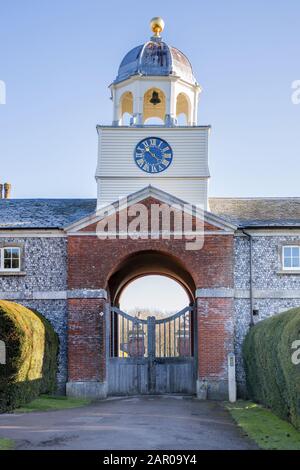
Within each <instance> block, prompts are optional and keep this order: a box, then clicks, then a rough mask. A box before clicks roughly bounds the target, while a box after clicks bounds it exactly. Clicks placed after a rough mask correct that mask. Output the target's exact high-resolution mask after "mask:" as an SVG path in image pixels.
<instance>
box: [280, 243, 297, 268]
mask: <svg viewBox="0 0 300 470" xmlns="http://www.w3.org/2000/svg"><path fill="white" fill-rule="evenodd" d="M285 248H298V258H299V254H300V246H299V245H291V244H288V245H285V244H283V245H282V247H281V263H282V264H281V268H282V272H284V273H285V272H295V273H300V266H297V267H296V268H294V267H292V266H290V267H285V266H284V250H285ZM291 259H293V256H291Z"/></svg>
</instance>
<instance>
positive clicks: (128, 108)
mask: <svg viewBox="0 0 300 470" xmlns="http://www.w3.org/2000/svg"><path fill="white" fill-rule="evenodd" d="M120 114H121V116H120V117H121V125H123V126H128V125H129V124H130V119H131V117H132V115H133V95H132V93H131V91H126V92H125V93H123V95H122V96H121V99H120Z"/></svg>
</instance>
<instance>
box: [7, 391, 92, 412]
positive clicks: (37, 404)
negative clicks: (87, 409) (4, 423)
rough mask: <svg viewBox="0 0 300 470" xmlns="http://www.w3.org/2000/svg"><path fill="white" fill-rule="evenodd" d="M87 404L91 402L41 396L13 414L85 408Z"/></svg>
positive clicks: (81, 399) (80, 399)
mask: <svg viewBox="0 0 300 470" xmlns="http://www.w3.org/2000/svg"><path fill="white" fill-rule="evenodd" d="M89 403H91V400H88V399H83V398H71V397H62V396H50V395H41V396H39V397H38V398H36V399H35V400H33V401H31V402H30V403H27V404H26V405H23V406H22V407H20V408H17V409H16V410H15V413H31V412H34V411H54V410H65V409H68V408H79V407H80V406H86V405H88V404H89Z"/></svg>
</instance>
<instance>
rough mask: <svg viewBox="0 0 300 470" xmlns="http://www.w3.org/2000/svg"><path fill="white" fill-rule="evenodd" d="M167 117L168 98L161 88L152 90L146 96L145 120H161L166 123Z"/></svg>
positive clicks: (144, 104)
mask: <svg viewBox="0 0 300 470" xmlns="http://www.w3.org/2000/svg"><path fill="white" fill-rule="evenodd" d="M165 115H166V96H165V94H164V92H163V91H162V90H160V89H159V88H150V89H149V90H147V91H146V93H145V94H144V103H143V119H144V123H145V121H147V120H149V118H159V119H161V120H162V122H164V119H165Z"/></svg>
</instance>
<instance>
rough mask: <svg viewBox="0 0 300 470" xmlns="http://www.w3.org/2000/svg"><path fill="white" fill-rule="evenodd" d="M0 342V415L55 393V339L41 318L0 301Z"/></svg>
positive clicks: (50, 329) (56, 338) (52, 332)
mask: <svg viewBox="0 0 300 470" xmlns="http://www.w3.org/2000/svg"><path fill="white" fill-rule="evenodd" d="M0 339H1V340H2V341H4V342H5V344H6V364H0V412H1V411H2V412H3V411H9V410H12V409H14V408H17V407H18V406H21V405H23V404H25V403H27V402H29V401H31V400H33V399H34V398H36V397H37V396H38V395H40V394H41V393H53V392H54V391H55V388H56V372H57V354H58V337H57V335H56V333H55V331H54V330H53V328H52V326H51V324H50V323H49V322H48V321H47V320H46V319H45V318H44V317H43V316H42V315H40V314H39V313H38V312H36V311H33V310H29V309H28V308H26V307H23V306H22V305H19V304H16V303H14V302H8V301H4V300H0Z"/></svg>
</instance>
